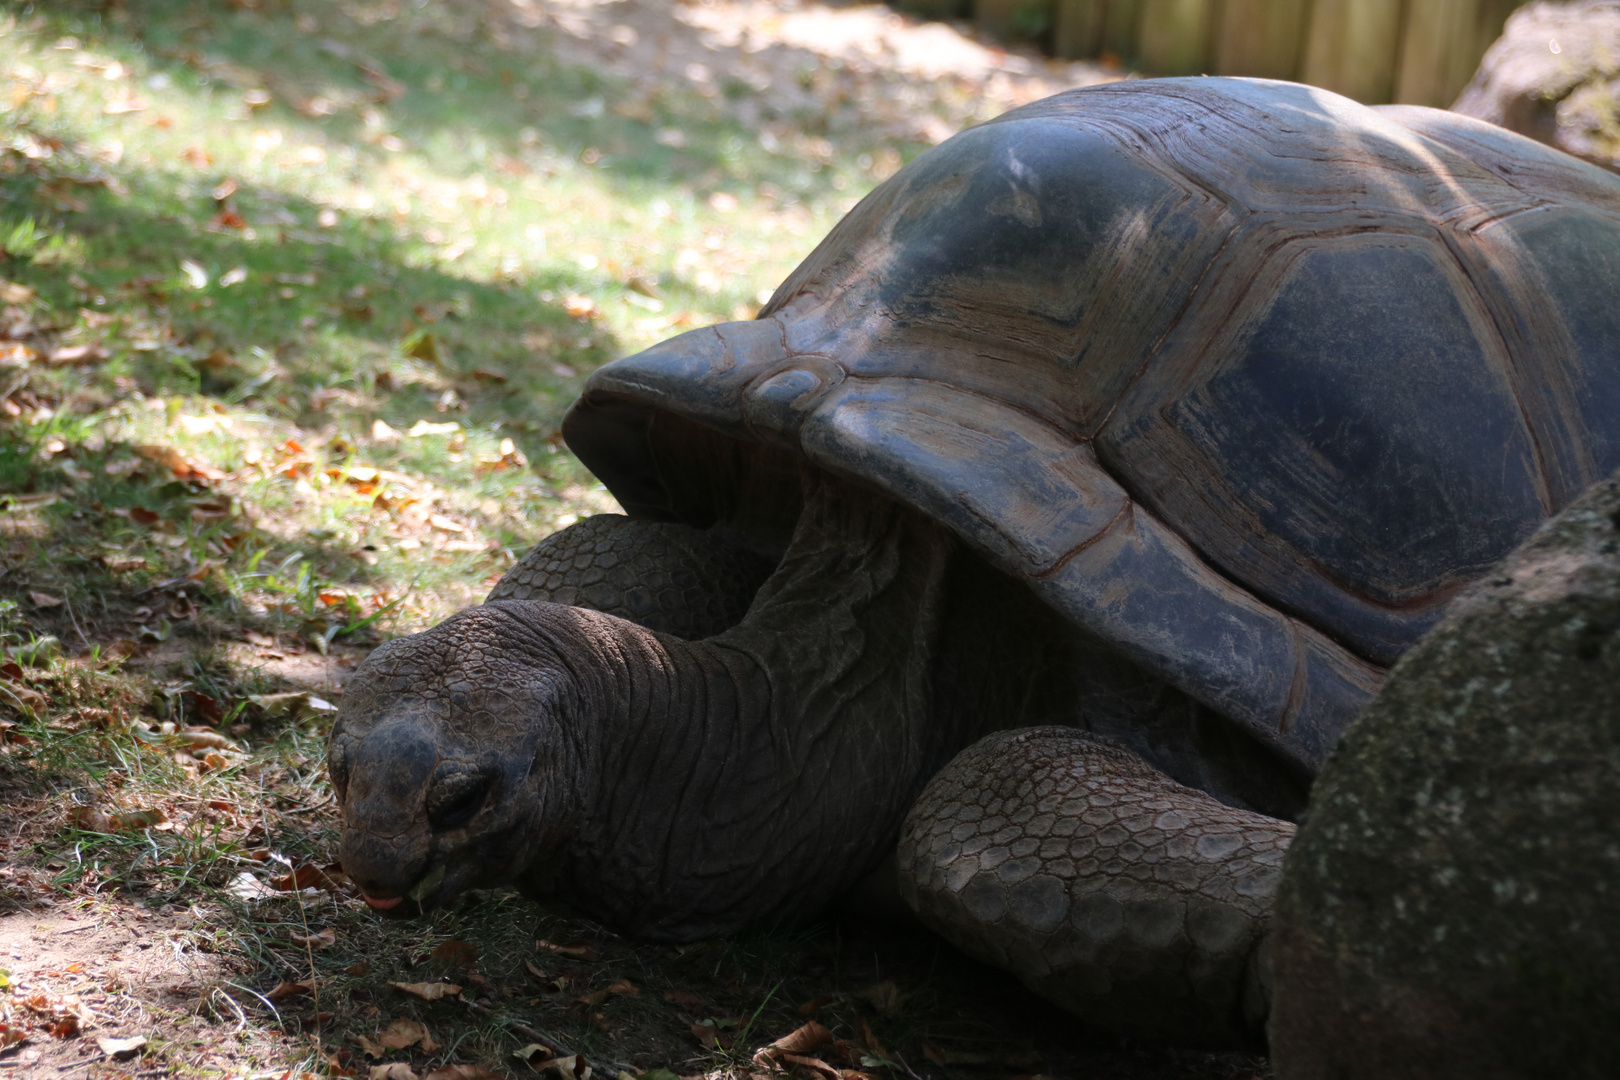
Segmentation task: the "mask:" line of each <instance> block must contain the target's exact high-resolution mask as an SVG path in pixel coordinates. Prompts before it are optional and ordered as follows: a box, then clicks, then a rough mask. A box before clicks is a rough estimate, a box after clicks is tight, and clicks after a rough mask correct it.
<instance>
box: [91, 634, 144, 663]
mask: <svg viewBox="0 0 1620 1080" xmlns="http://www.w3.org/2000/svg"><path fill="white" fill-rule="evenodd" d="M140 650H141V647H140V645H139V644H138V643H136V642H134V641H132V640H130V639H129V638H119V639H118V640H116V641H109V642H108V643H107V644H105V645H103V646H102V647H101V658H102V659H103V660H128V659H129V658H130V657H132V656H134V655H135V654H136V653H138V652H140Z"/></svg>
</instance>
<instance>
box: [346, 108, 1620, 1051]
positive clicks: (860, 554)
mask: <svg viewBox="0 0 1620 1080" xmlns="http://www.w3.org/2000/svg"><path fill="white" fill-rule="evenodd" d="M1617 358H1620V178H1616V177H1614V176H1610V175H1608V174H1606V173H1604V172H1602V171H1600V170H1598V169H1596V168H1594V167H1592V166H1590V165H1587V164H1584V163H1582V162H1580V161H1577V160H1575V159H1574V158H1571V157H1568V156H1565V155H1564V154H1561V153H1559V152H1557V151H1554V150H1551V149H1549V148H1547V147H1544V146H1541V145H1538V144H1536V143H1533V142H1531V141H1530V140H1528V139H1524V138H1521V137H1519V136H1516V135H1512V134H1509V133H1506V132H1503V131H1501V130H1499V129H1495V128H1492V127H1490V126H1489V125H1486V124H1483V123H1480V122H1478V121H1473V120H1468V119H1465V118H1459V117H1455V116H1451V115H1448V114H1446V113H1443V112H1437V111H1434V110H1428V109H1420V108H1383V109H1370V108H1365V107H1363V106H1361V105H1358V104H1356V103H1354V102H1351V101H1348V100H1346V99H1344V98H1342V97H1337V96H1335V95H1333V94H1331V93H1327V92H1324V91H1321V90H1316V89H1312V88H1308V87H1304V86H1297V85H1291V84H1287V83H1278V82H1264V81H1250V80H1239V79H1214V78H1204V79H1169V80H1146V81H1137V82H1122V83H1116V84H1112V85H1107V86H1100V87H1092V88H1087V89H1083V90H1077V91H1072V92H1069V93H1064V94H1060V95H1058V96H1056V97H1053V98H1049V99H1047V100H1044V101H1040V102H1036V103H1034V104H1032V105H1029V106H1026V107H1024V108H1020V109H1017V110H1015V111H1013V112H1010V113H1008V114H1006V115H1005V116H1003V117H1001V118H999V119H997V120H995V121H992V122H990V123H986V124H984V125H982V126H980V127H976V128H973V129H971V130H969V131H965V132H963V133H962V134H959V135H957V136H955V137H954V138H952V139H950V140H948V141H947V142H945V143H944V144H942V145H941V146H939V147H938V148H936V149H934V150H931V151H929V152H928V153H925V154H923V155H921V156H920V157H918V158H917V159H916V160H915V161H913V162H912V163H910V164H909V165H908V166H907V167H905V168H904V169H902V170H900V171H899V172H898V173H897V174H896V175H895V176H894V177H892V178H891V179H889V180H888V181H886V182H885V183H883V184H882V185H880V186H879V187H878V188H877V189H876V190H875V191H873V192H872V193H871V194H870V195H869V196H867V197H866V198H865V199H864V200H863V201H862V202H861V203H860V204H859V205H858V206H857V207H856V208H855V209H854V210H853V211H851V212H850V214H849V215H848V216H847V217H846V218H845V219H844V220H843V221H842V222H841V223H840V224H839V225H838V226H837V227H836V228H834V229H833V231H832V232H831V233H830V234H829V235H828V236H827V238H826V239H825V240H824V241H823V242H822V243H821V244H820V246H818V247H817V248H816V249H815V251H814V252H812V253H811V255H810V256H809V257H808V258H807V259H806V260H805V261H804V263H803V264H802V265H801V266H800V267H799V268H798V269H797V270H795V271H794V272H793V273H792V274H791V275H790V276H789V277H788V279H787V280H786V281H785V282H784V283H783V284H782V286H781V287H780V288H779V289H778V290H777V292H776V294H775V296H774V297H773V298H772V299H771V301H770V302H769V303H768V304H767V305H766V306H765V308H764V309H763V310H762V311H761V312H760V314H759V317H758V318H757V319H755V320H753V321H747V322H736V323H726V324H722V325H717V326H711V327H708V328H706V329H701V330H695V331H692V332H690V333H686V334H683V335H681V336H679V337H676V338H673V339H671V340H669V341H666V342H664V343H663V344H661V345H658V346H655V347H654V348H651V349H649V350H647V351H645V352H643V353H640V354H638V355H635V356H631V357H629V358H627V359H623V360H620V361H618V362H616V363H612V364H609V365H607V366H606V367H604V368H602V369H601V370H600V371H598V372H596V373H595V374H594V375H593V376H592V377H591V379H590V381H589V383H588V384H587V387H586V390H585V393H584V394H583V396H582V397H581V398H580V399H579V401H578V402H577V403H576V404H575V405H574V407H573V409H572V410H571V412H570V413H569V415H568V417H567V420H566V423H565V426H564V434H565V436H566V438H567V440H568V444H569V445H570V446H571V447H572V448H573V450H574V451H575V453H577V454H578V455H579V457H580V458H581V459H582V460H583V461H584V462H585V464H586V465H587V466H589V467H590V469H591V470H592V471H593V472H594V473H595V474H596V475H597V476H598V477H600V478H601V480H602V481H603V482H604V483H605V484H606V485H607V487H608V488H609V489H610V490H611V491H612V492H613V494H614V495H615V496H617V498H618V500H619V502H620V503H621V504H622V505H623V507H624V509H625V511H626V512H627V516H623V517H620V516H603V517H597V518H591V519H587V520H586V521H585V522H583V523H581V524H580V525H577V526H575V527H574V528H571V529H569V530H566V531H564V532H561V533H558V534H556V535H554V536H552V537H551V538H549V539H548V540H546V541H545V542H543V543H541V544H540V545H539V546H538V547H537V548H535V550H534V551H533V552H531V553H530V554H529V555H528V556H527V557H526V558H525V559H524V560H523V561H522V562H521V563H520V564H519V565H518V566H516V567H515V568H513V570H512V571H511V572H510V573H508V574H507V575H506V577H505V578H504V579H503V580H502V581H501V582H500V584H499V585H497V587H496V588H495V590H494V591H493V592H492V593H491V595H490V599H489V601H488V602H487V603H485V604H483V605H482V606H480V607H476V608H473V609H471V610H469V611H465V612H462V613H460V614H458V615H456V616H454V617H453V618H451V619H448V620H446V621H445V622H444V623H442V624H441V625H439V626H437V627H435V628H433V629H431V630H429V631H427V632H425V633H421V634H417V635H415V636H412V637H408V638H404V639H401V640H398V641H393V642H390V643H388V644H386V645H384V646H382V647H381V648H379V649H377V650H376V651H375V652H374V653H372V655H371V656H370V658H369V659H367V660H366V661H365V663H364V664H363V665H362V666H361V667H360V669H359V670H358V671H357V672H356V673H355V676H354V678H353V681H352V682H351V683H350V684H349V688H348V692H347V695H346V697H345V701H344V703H343V707H342V712H341V715H340V716H339V718H338V722H337V725H336V727H335V729H334V731H333V735H332V739H331V746H330V768H331V774H332V778H333V782H334V785H335V787H336V790H337V793H338V797H339V799H340V800H341V804H342V810H343V841H342V860H343V865H344V867H345V869H346V870H347V871H348V872H349V874H350V875H351V876H352V877H353V879H354V880H355V881H356V882H357V883H358V884H359V885H360V887H361V888H362V889H363V890H364V892H365V894H366V896H367V897H368V899H369V901H370V903H371V904H372V906H373V907H375V908H378V909H385V910H390V911H394V912H401V911H408V910H409V911H414V910H417V909H419V908H424V907H430V906H432V905H435V904H440V903H443V902H444V901H445V900H447V899H448V898H450V897H452V896H454V895H455V894H457V893H459V892H461V891H462V890H465V889H468V888H471V887H480V886H491V885H495V884H498V883H503V882H506V883H515V884H516V885H518V886H519V887H520V888H522V889H524V890H525V891H526V892H528V893H530V894H532V895H535V896H537V897H558V898H561V899H564V900H566V901H568V902H571V903H573V904H574V905H576V906H577V907H579V908H581V909H583V910H585V911H587V912H589V913H591V914H593V915H594V916H596V917H598V918H600V919H602V920H604V921H606V922H607V923H609V924H610V925H614V926H616V927H618V928H620V929H623V930H625V931H627V932H631V933H634V934H639V935H645V936H648V937H652V938H662V939H691V938H698V937H703V936H708V935H715V934H723V933H727V932H730V931H733V930H735V929H737V928H739V927H742V926H744V925H746V924H751V923H752V924H757V923H762V922H770V923H781V922H784V921H791V920H799V919H805V918H808V917H811V916H814V915H815V914H816V913H817V912H820V911H822V910H823V909H825V908H826V907H827V906H828V905H829V904H830V903H832V902H834V901H836V900H838V899H839V898H841V897H846V896H849V895H851V894H859V895H865V896H868V897H872V898H875V897H878V896H879V895H880V894H881V893H882V891H883V888H884V886H885V885H887V886H888V889H889V892H890V894H891V895H892V893H893V891H894V889H895V887H896V886H897V887H898V890H899V894H900V895H901V896H902V897H903V898H904V900H905V901H906V902H907V903H908V904H909V906H910V907H911V908H912V909H914V910H915V911H916V912H917V914H918V915H920V916H921V918H922V919H923V921H924V922H925V923H927V924H928V925H929V926H931V927H933V928H935V929H936V930H938V931H939V932H941V933H942V934H944V935H945V936H946V937H948V938H949V939H951V940H952V941H953V942H955V943H957V944H958V945H959V946H961V947H962V948H964V949H965V950H967V951H968V952H970V953H972V954H974V955H976V956H979V957H983V958H987V959H989V960H991V961H992V962H995V963H999V964H1003V965H1005V966H1007V967H1009V968H1010V969H1012V970H1013V971H1014V972H1016V973H1017V974H1018V975H1019V976H1020V977H1022V978H1023V980H1024V981H1025V982H1026V983H1028V984H1029V985H1030V986H1031V987H1033V988H1035V989H1036V990H1037V991H1038V992H1039V993H1041V994H1044V995H1046V996H1047V997H1049V998H1051V999H1052V1000H1054V1001H1056V1002H1059V1003H1060V1004H1062V1005H1064V1006H1067V1007H1068V1008H1071V1009H1073V1010H1075V1011H1076V1012H1078V1013H1079V1014H1081V1015H1082V1016H1084V1017H1086V1018H1088V1019H1090V1020H1092V1021H1094V1022H1096V1023H1098V1024H1103V1025H1111V1026H1113V1027H1115V1028H1117V1029H1120V1030H1124V1031H1129V1032H1137V1033H1154V1032H1160V1033H1168V1034H1170V1035H1171V1036H1172V1037H1176V1038H1181V1039H1203V1040H1218V1039H1226V1038H1235V1037H1239V1036H1240V1035H1241V1034H1242V1033H1243V1032H1244V1031H1245V1030H1249V1031H1252V1030H1253V1028H1254V1025H1255V1024H1257V1023H1258V1022H1260V1020H1261V1018H1262V1017H1263V1015H1264V1014H1265V1011H1266V1009H1267V1002H1268V993H1269V990H1268V986H1269V983H1268V980H1267V976H1266V964H1265V963H1264V955H1265V949H1264V946H1265V943H1266V941H1267V932H1268V925H1269V923H1268V920H1269V906H1270V902H1271V897H1272V894H1273V891H1274V887H1275V881H1276V878H1277V874H1278V867H1279V864H1280V862H1281V859H1282V856H1283V852H1284V850H1285V849H1286V847H1287V844H1288V841H1289V839H1290V837H1291V836H1292V834H1293V830H1294V825H1293V824H1292V820H1293V819H1296V818H1297V817H1298V815H1299V813H1300V811H1301V808H1302V806H1303V804H1304V799H1305V796H1306V794H1307V791H1308V788H1309V785H1310V782H1311V778H1312V776H1313V775H1314V774H1315V772H1316V771H1317V769H1318V767H1319V766H1320V765H1321V764H1322V762H1323V760H1324V759H1325V757H1326V756H1327V754H1328V753H1329V751H1330V750H1331V749H1332V748H1333V746H1334V743H1335V742H1336V740H1337V739H1338V738H1339V735H1340V733H1341V732H1342V731H1344V729H1345V727H1346V725H1348V724H1349V723H1350V722H1351V720H1352V719H1354V717H1355V716H1356V714H1357V712H1358V711H1359V710H1360V709H1361V707H1362V706H1363V704H1365V703H1366V702H1367V700H1368V699H1369V698H1370V697H1371V696H1372V695H1373V694H1374V693H1375V692H1376V691H1377V689H1378V687H1379V685H1380V682H1381V680H1382V679H1383V676H1384V673H1385V671H1386V669H1387V667H1388V666H1389V665H1390V664H1391V663H1392V662H1393V661H1394V660H1395V659H1396V658H1397V657H1398V656H1400V655H1401V653H1402V652H1403V651H1404V650H1405V649H1407V648H1408V647H1409V646H1410V645H1411V644H1412V643H1413V642H1414V641H1415V640H1416V639H1417V638H1418V636H1419V635H1420V634H1422V633H1423V632H1424V630H1425V629H1426V628H1428V627H1429V626H1430V625H1431V624H1432V623H1434V622H1435V620H1436V618H1437V616H1438V614H1439V612H1440V609H1441V607H1442V606H1443V605H1444V604H1445V602H1446V601H1447V599H1448V598H1450V597H1451V596H1453V595H1454V594H1456V593H1457V592H1458V591H1459V590H1460V589H1462V588H1463V587H1464V586H1466V585H1467V584H1468V583H1469V582H1470V581H1471V580H1473V579H1475V578H1476V577H1478V576H1479V575H1480V574H1482V573H1483V572H1484V571H1485V570H1486V569H1487V568H1488V567H1489V566H1490V565H1491V564H1492V563H1493V562H1495V561H1496V560H1497V559H1498V558H1500V557H1501V556H1502V555H1503V554H1504V553H1506V552H1507V551H1509V550H1511V549H1512V548H1513V547H1514V546H1515V545H1517V544H1518V543H1519V542H1520V541H1521V540H1523V539H1524V538H1525V537H1526V536H1527V535H1529V534H1530V532H1531V531H1532V530H1534V529H1535V528H1536V527H1537V526H1538V525H1539V524H1540V523H1541V522H1542V521H1543V520H1545V519H1546V518H1547V517H1548V516H1549V515H1550V514H1552V513H1553V512H1555V511H1556V510H1557V509H1558V508H1559V507H1561V506H1563V505H1564V504H1565V503H1566V502H1568V501H1569V500H1570V499H1572V498H1573V497H1574V496H1575V495H1576V493H1578V492H1580V491H1581V490H1582V489H1583V488H1585V487H1586V486H1587V485H1588V484H1589V483H1591V482H1592V481H1593V480H1594V479H1596V478H1597V477H1599V476H1601V475H1604V474H1605V473H1607V472H1608V471H1609V470H1611V469H1613V468H1614V467H1615V466H1616V465H1620V363H1617ZM981 740H982V741H981ZM958 755H961V756H958ZM953 758H955V759H956V760H955V762H954V764H950V765H949V767H947V764H948V763H951V762H952V759H953ZM870 902H872V903H877V902H879V901H878V900H877V899H871V900H870Z"/></svg>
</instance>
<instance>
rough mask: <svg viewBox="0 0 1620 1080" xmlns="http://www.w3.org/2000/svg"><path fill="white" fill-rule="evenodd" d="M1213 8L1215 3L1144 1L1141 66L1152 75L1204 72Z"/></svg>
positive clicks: (1208, 51) (1207, 1)
mask: <svg viewBox="0 0 1620 1080" xmlns="http://www.w3.org/2000/svg"><path fill="white" fill-rule="evenodd" d="M1214 7H1215V4H1214V0H1145V3H1144V4H1143V5H1142V36H1141V39H1140V40H1141V57H1142V66H1143V67H1146V68H1147V69H1148V70H1149V71H1151V72H1152V73H1153V74H1155V75H1198V74H1202V73H1203V72H1207V71H1208V70H1209V66H1210V35H1211V33H1212V31H1213V30H1214V23H1215V19H1214V15H1215V11H1214Z"/></svg>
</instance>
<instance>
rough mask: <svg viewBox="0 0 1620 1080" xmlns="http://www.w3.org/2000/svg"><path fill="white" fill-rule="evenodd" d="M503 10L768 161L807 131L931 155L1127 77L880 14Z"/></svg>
mask: <svg viewBox="0 0 1620 1080" xmlns="http://www.w3.org/2000/svg"><path fill="white" fill-rule="evenodd" d="M511 7H512V9H513V11H514V13H515V16H516V18H517V20H518V21H519V22H520V23H522V24H524V25H527V26H541V25H551V26H554V27H555V28H556V29H557V30H558V31H560V32H559V33H558V34H557V36H556V42H557V44H556V49H557V51H558V53H559V55H560V56H562V57H563V58H564V59H567V60H569V61H570V62H574V63H582V64H588V65H592V66H594V67H596V68H597V69H598V70H600V71H601V72H603V73H604V74H610V75H614V76H617V77H619V78H622V79H626V80H629V81H630V82H631V83H632V84H634V85H636V86H638V87H639V88H640V89H641V91H642V92H643V93H644V94H649V95H650V94H651V93H653V92H654V91H655V90H656V89H657V88H658V87H659V86H661V85H666V84H668V83H669V82H671V81H676V82H685V83H688V84H690V85H691V86H692V87H693V88H694V89H696V90H697V91H698V92H699V93H702V94H704V95H705V96H706V97H710V98H712V99H714V100H715V102H716V104H717V105H718V106H719V107H720V108H722V109H724V110H726V111H729V112H731V113H732V114H733V115H735V116H736V117H737V118H738V119H739V120H740V121H741V122H742V123H743V124H744V125H745V126H747V127H749V128H753V129H756V130H758V131H759V132H760V133H761V138H762V141H763V142H765V143H766V146H767V149H769V148H770V147H771V146H772V145H773V144H774V143H786V142H787V140H788V137H789V135H790V134H797V133H799V131H800V130H802V129H805V128H806V127H808V129H810V130H812V131H814V129H815V128H817V127H821V128H823V130H825V129H826V128H828V127H838V128H841V127H846V126H856V125H858V126H861V127H865V128H867V129H868V130H871V131H875V132H881V133H882V134H883V135H884V136H885V137H888V138H892V139H895V140H897V141H908V142H910V141H923V142H933V143H937V142H940V141H942V140H944V139H946V138H948V137H949V136H951V135H953V134H955V133H956V132H957V131H958V130H960V129H961V128H963V127H965V126H967V125H969V124H971V123H976V122H980V121H983V120H987V119H990V118H991V117H993V116H997V115H999V114H1001V113H1003V112H1006V111H1007V110H1008V109H1010V108H1013V107H1015V106H1018V105H1022V104H1025V103H1026V102H1030V101H1034V100H1036V99H1038V98H1043V97H1047V96H1048V95H1051V94H1055V93H1058V92H1059V91H1061V90H1067V89H1070V88H1072V87H1076V86H1089V85H1091V84H1094V83H1099V82H1108V81H1111V80H1113V79H1117V78H1120V77H1121V75H1120V72H1119V71H1118V70H1116V69H1113V68H1109V67H1105V66H1103V65H1101V64H1096V63H1090V62H1080V63H1066V62H1059V61H1054V60H1050V59H1047V58H1045V57H1042V56H1040V55H1039V54H1037V53H1035V52H1034V51H1032V50H1031V51H1018V50H1010V49H1008V48H1007V47H1005V46H1003V45H997V44H996V43H994V42H990V41H987V40H984V39H982V38H980V37H979V36H978V35H976V34H975V33H974V31H973V30H972V28H971V27H968V26H966V25H956V24H948V23H942V22H927V21H923V20H920V19H917V18H915V17H912V16H909V15H903V14H900V13H898V12H896V11H894V10H893V9H891V8H888V7H885V6H884V5H882V4H858V3H854V4H838V3H818V2H813V0H688V2H685V3H668V2H665V0H551V2H549V3H541V2H539V0H511ZM744 88H746V91H747V92H745V93H737V92H735V91H738V90H742V89H744ZM612 104H614V105H615V106H616V107H619V108H624V107H626V105H627V104H628V105H629V106H630V107H634V106H633V103H625V102H615V103H612ZM662 137H664V138H667V139H676V138H679V133H678V132H673V133H664V134H663V135H662Z"/></svg>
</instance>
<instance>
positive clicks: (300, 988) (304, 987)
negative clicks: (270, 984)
mask: <svg viewBox="0 0 1620 1080" xmlns="http://www.w3.org/2000/svg"><path fill="white" fill-rule="evenodd" d="M314 992H315V980H314V979H305V980H304V981H303V982H279V983H276V985H275V987H274V988H273V989H272V990H271V991H270V992H269V993H267V994H265V995H264V996H265V997H266V998H268V999H269V1000H271V1001H280V1000H282V999H283V998H290V997H297V996H299V995H300V994H313V993H314Z"/></svg>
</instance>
